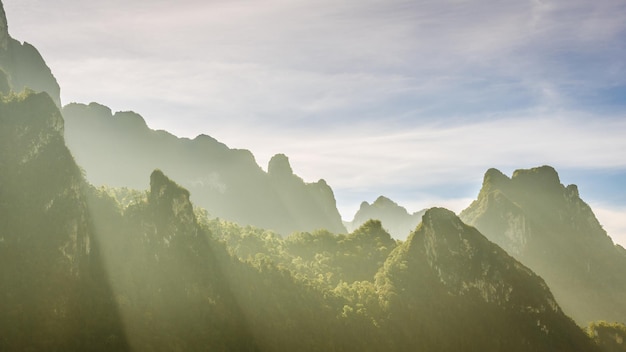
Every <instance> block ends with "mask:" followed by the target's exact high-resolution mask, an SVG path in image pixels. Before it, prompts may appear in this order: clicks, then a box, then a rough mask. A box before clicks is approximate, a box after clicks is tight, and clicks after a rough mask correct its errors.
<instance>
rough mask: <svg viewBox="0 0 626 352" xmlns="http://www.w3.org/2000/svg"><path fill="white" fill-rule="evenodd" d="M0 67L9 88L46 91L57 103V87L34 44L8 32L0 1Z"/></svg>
mask: <svg viewBox="0 0 626 352" xmlns="http://www.w3.org/2000/svg"><path fill="white" fill-rule="evenodd" d="M0 69H2V70H4V71H5V72H6V73H7V75H8V77H9V79H8V81H9V84H10V86H11V88H12V89H13V91H15V92H21V91H22V90H24V89H25V88H29V89H32V90H34V91H36V92H46V93H48V94H49V95H50V96H51V97H52V100H53V101H54V103H55V104H56V105H57V106H59V107H60V106H61V98H60V94H61V93H60V92H61V89H60V88H59V84H58V83H57V81H56V79H55V78H54V76H53V75H52V72H51V71H50V68H49V67H48V66H47V65H46V63H45V62H44V60H43V58H42V57H41V54H39V51H37V49H35V47H34V46H32V45H30V44H28V43H26V42H24V43H20V42H19V41H17V40H15V39H13V38H11V36H10V35H9V30H8V24H7V18H6V14H5V12H4V6H3V5H2V2H0ZM0 80H1V79H0ZM0 91H2V86H1V85H0Z"/></svg>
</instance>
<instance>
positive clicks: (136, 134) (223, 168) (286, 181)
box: [63, 103, 346, 235]
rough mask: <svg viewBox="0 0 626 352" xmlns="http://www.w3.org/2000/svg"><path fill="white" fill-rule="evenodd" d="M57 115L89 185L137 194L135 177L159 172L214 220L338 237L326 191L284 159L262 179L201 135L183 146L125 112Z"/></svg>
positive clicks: (79, 109)
mask: <svg viewBox="0 0 626 352" xmlns="http://www.w3.org/2000/svg"><path fill="white" fill-rule="evenodd" d="M63 115H64V118H65V120H66V140H67V142H68V145H69V147H70V149H72V151H73V153H74V155H75V157H76V159H77V160H78V162H79V163H80V164H81V165H82V167H84V168H85V170H86V172H87V177H88V179H89V180H90V182H92V183H94V184H107V185H110V186H114V187H130V188H137V189H140V188H141V187H143V186H142V185H143V181H142V179H143V177H142V175H145V174H148V173H150V172H152V170H154V169H161V170H163V171H164V172H166V173H167V174H169V175H172V177H174V178H175V179H177V180H179V182H181V184H182V185H183V186H185V187H186V188H188V189H189V190H190V191H191V194H192V197H193V198H194V201H195V202H196V203H197V204H199V205H200V206H202V207H204V208H206V209H207V210H208V211H209V213H210V214H211V215H212V216H214V217H220V218H224V219H227V220H231V221H235V222H238V223H240V224H242V225H254V226H258V227H263V228H268V229H273V230H275V231H277V232H279V233H282V234H283V235H288V234H289V233H291V232H294V231H313V230H316V229H321V228H326V229H328V230H330V231H333V232H338V233H345V232H346V230H345V227H344V226H343V223H342V222H341V217H340V215H339V212H338V210H337V206H336V200H335V197H334V194H333V192H332V189H331V188H330V187H329V186H328V185H327V184H326V182H325V181H324V180H320V181H318V182H314V183H306V182H304V180H302V179H301V178H300V177H298V176H297V175H295V174H293V170H292V169H291V166H290V165H289V160H288V158H287V157H286V156H285V155H282V154H278V155H277V156H274V157H273V158H272V159H271V160H270V162H269V165H268V172H265V171H263V170H262V169H261V167H260V166H259V165H258V164H257V163H256V160H255V158H254V155H253V154H252V153H251V152H250V151H248V150H245V149H230V148H229V147H228V146H226V145H225V144H223V143H221V142H219V141H217V140H216V139H215V138H213V137H210V136H207V135H203V134H201V135H198V136H197V137H195V138H194V139H188V138H178V137H176V136H174V135H172V134H170V133H168V132H166V131H155V130H152V129H150V128H149V127H148V126H147V125H146V123H145V120H144V119H143V118H142V117H141V116H140V115H139V114H136V113H133V112H116V113H112V111H111V109H109V108H108V107H105V106H103V105H100V104H97V103H91V104H89V105H85V104H77V103H72V104H68V105H66V106H65V107H64V108H63ZM105 165H106V166H105Z"/></svg>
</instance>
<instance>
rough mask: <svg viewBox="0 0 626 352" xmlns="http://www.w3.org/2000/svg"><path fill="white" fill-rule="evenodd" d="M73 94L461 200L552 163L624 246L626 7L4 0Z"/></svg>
mask: <svg viewBox="0 0 626 352" xmlns="http://www.w3.org/2000/svg"><path fill="white" fill-rule="evenodd" d="M4 5H5V9H6V12H7V15H8V17H9V30H10V32H11V34H12V36H13V37H14V38H18V39H20V40H27V41H29V42H31V43H32V44H34V45H35V46H36V47H37V48H38V49H39V50H40V51H41V53H42V55H43V56H44V57H45V59H46V62H47V63H48V65H49V66H50V67H51V69H52V71H53V72H54V74H55V76H56V78H57V79H58V81H59V83H60V85H61V87H62V100H63V103H64V104H66V103H70V102H75V101H76V102H85V103H88V102H91V101H98V102H100V103H103V104H106V105H108V106H110V107H112V109H114V110H134V111H136V112H138V113H140V114H141V115H142V116H144V118H145V119H146V121H147V122H148V125H149V126H150V127H151V128H155V129H165V130H167V131H170V132H172V133H174V134H176V135H179V136H188V137H193V136H195V135H198V134H200V133H205V134H208V135H211V136H213V137H215V138H216V139H218V140H220V141H222V142H224V143H226V144H227V145H229V146H230V147H237V148H246V149H250V150H251V151H252V152H253V153H254V155H255V156H256V158H257V161H258V162H259V164H260V165H263V166H265V165H267V161H268V160H269V158H270V157H271V156H272V155H274V154H276V153H285V154H287V155H288V156H289V157H290V161H291V163H292V166H293V169H294V171H295V172H296V173H297V174H298V175H301V176H302V177H303V178H304V179H305V180H309V181H314V180H317V179H319V178H324V179H326V180H327V181H328V183H329V185H331V186H332V187H333V190H334V192H335V195H336V198H337V202H338V207H339V209H340V211H341V213H342V216H343V217H344V219H346V220H349V219H350V218H351V217H352V216H353V215H354V213H355V211H356V209H357V208H358V205H359V203H360V202H361V201H363V200H367V201H372V200H374V199H375V198H376V197H377V196H378V195H381V194H383V195H385V196H388V197H390V198H392V199H394V200H395V201H397V202H398V203H400V204H402V205H404V206H406V207H407V208H408V209H410V210H412V211H415V210H419V209H421V208H424V207H426V206H433V205H442V206H446V207H449V208H451V209H453V210H455V211H460V210H461V209H463V208H464V207H466V206H467V205H468V204H469V201H470V200H471V199H472V198H474V197H475V196H476V194H477V192H478V189H479V187H480V183H481V180H482V176H483V173H484V171H485V170H486V169H488V168H489V167H497V168H499V169H500V170H502V171H504V172H505V173H509V174H510V172H511V171H512V170H513V169H517V168H524V167H531V166H536V165H543V164H550V165H553V166H554V167H555V168H557V169H558V170H559V173H560V175H561V181H562V182H563V183H564V184H569V183H576V184H578V185H579V189H580V192H581V197H582V198H583V199H585V200H587V201H588V202H589V203H590V204H591V205H592V207H593V209H594V211H595V212H596V214H597V216H598V218H599V219H600V222H601V223H602V224H603V225H604V227H605V229H607V231H608V233H609V234H610V235H611V236H612V237H613V239H614V240H616V241H617V242H620V243H622V244H625V243H626V220H625V219H626V191H624V187H623V185H624V182H626V159H624V157H623V156H624V155H626V140H625V139H624V138H623V136H624V135H625V133H626V119H625V117H626V114H625V112H626V72H625V71H626V66H625V65H624V60H623V58H624V57H626V40H625V39H624V38H626V3H624V2H623V1H619V0H612V1H594V2H587V1H582V0H581V1H525V2H519V1H482V2H480V3H475V2H473V3H470V2H464V1H439V2H427V1H385V2H379V1H358V2H357V1H345V2H342V3H341V4H337V3H336V2H327V1H317V2H303V1H290V2H283V1H255V2H248V1H235V2H233V1H228V2H226V1H211V2H206V1H195V0H185V1H178V2H175V3H174V2H168V1H142V0H132V1H109V2H104V3H101V2H98V3H95V2H85V1H82V2H81V1H78V0H64V1H57V2H55V3H54V4H52V3H50V2H44V1H42V0H6V1H4Z"/></svg>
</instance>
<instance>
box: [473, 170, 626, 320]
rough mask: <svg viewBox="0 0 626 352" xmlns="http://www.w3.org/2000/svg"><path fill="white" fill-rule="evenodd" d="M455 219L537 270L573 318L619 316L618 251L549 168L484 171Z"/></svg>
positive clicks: (622, 303)
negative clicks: (475, 191) (473, 198)
mask: <svg viewBox="0 0 626 352" xmlns="http://www.w3.org/2000/svg"><path fill="white" fill-rule="evenodd" d="M461 218H462V219H463V220H464V221H466V222H467V223H468V224H471V225H474V226H476V227H477V228H478V229H479V230H480V231H481V232H483V233H484V234H485V236H487V237H488V238H489V239H490V240H492V241H494V242H495V243H497V244H498V245H500V246H501V247H502V248H504V249H505V250H507V251H508V252H509V253H510V254H511V255H513V256H514V257H515V258H517V259H518V260H520V261H521V262H522V263H524V264H525V265H527V266H528V267H530V268H531V269H532V270H534V271H535V272H537V273H538V274H539V275H541V276H542V277H543V278H544V279H545V280H546V282H547V283H548V285H549V286H550V288H551V289H552V292H553V293H554V295H555V297H556V298H557V300H558V301H559V303H560V304H561V306H562V307H563V309H564V310H565V311H566V312H567V313H568V314H570V315H571V316H572V317H574V318H575V319H576V320H577V321H578V322H579V323H580V324H581V325H586V324H587V323H588V322H589V321H593V320H601V319H604V320H614V321H624V320H625V319H626V276H624V269H626V254H625V252H624V250H623V248H621V247H619V246H616V245H614V244H613V242H612V241H611V239H610V238H609V236H607V234H606V232H605V231H604V230H603V229H602V226H601V225H600V224H599V223H598V220H597V219H596V217H595V216H594V214H593V212H592V210H591V208H590V207H589V206H588V205H587V204H586V203H585V202H584V201H582V200H581V199H580V197H579V194H578V189H577V187H576V186H575V185H569V186H567V187H565V186H563V185H562V184H561V183H560V180H559V176H558V174H557V172H556V171H555V170H554V169H553V168H551V167H549V166H542V167H538V168H533V169H530V170H517V171H515V172H514V173H513V176H512V177H511V178H508V177H507V176H505V175H503V174H502V173H501V172H500V171H498V170H495V169H490V170H488V171H487V172H486V174H485V178H484V182H483V187H482V189H481V191H480V193H479V195H478V199H477V200H476V201H474V202H473V203H472V204H471V205H470V206H469V207H468V208H467V209H465V210H464V211H463V212H462V213H461Z"/></svg>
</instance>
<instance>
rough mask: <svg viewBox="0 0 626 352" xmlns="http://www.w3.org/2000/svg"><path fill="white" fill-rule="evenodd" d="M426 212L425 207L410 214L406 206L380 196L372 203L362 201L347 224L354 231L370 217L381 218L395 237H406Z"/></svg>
mask: <svg viewBox="0 0 626 352" xmlns="http://www.w3.org/2000/svg"><path fill="white" fill-rule="evenodd" d="M425 212H426V210H425V209H424V210H420V211H417V212H415V213H413V214H409V212H408V211H407V210H406V209H405V208H404V207H401V206H400V205H398V204H397V203H396V202H394V201H392V200H391V199H389V198H386V197H383V196H380V197H378V198H377V199H376V200H375V201H374V203H372V204H369V203H368V202H363V203H361V206H360V208H359V210H358V211H357V213H356V214H355V215H354V219H353V220H352V221H351V222H349V223H346V224H345V225H346V228H347V229H348V231H354V230H355V229H357V228H359V226H361V225H363V224H364V223H365V222H366V221H368V220H370V219H374V220H380V221H381V222H382V224H383V226H384V227H385V229H387V231H389V233H390V234H391V235H392V236H393V237H394V238H397V239H405V238H406V237H407V236H408V235H409V234H410V233H411V231H413V230H415V227H416V226H417V225H418V224H419V223H420V221H422V215H424V213H425Z"/></svg>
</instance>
